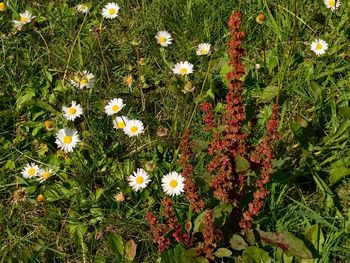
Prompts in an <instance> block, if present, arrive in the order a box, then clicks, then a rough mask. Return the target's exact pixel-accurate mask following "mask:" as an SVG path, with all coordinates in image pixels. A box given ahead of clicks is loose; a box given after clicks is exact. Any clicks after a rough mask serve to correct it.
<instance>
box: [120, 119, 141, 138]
mask: <svg viewBox="0 0 350 263" xmlns="http://www.w3.org/2000/svg"><path fill="white" fill-rule="evenodd" d="M123 131H124V133H125V134H126V135H128V136H129V137H132V136H137V135H139V134H140V133H143V131H144V127H143V123H142V122H141V121H139V120H128V121H127V122H126V123H125V127H124V128H123Z"/></svg>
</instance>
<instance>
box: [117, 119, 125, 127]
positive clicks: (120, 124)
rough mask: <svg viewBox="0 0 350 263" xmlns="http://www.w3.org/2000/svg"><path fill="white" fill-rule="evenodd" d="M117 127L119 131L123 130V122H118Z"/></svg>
mask: <svg viewBox="0 0 350 263" xmlns="http://www.w3.org/2000/svg"><path fill="white" fill-rule="evenodd" d="M117 126H118V128H119V129H123V128H124V127H125V123H124V122H123V121H120V122H118V123H117Z"/></svg>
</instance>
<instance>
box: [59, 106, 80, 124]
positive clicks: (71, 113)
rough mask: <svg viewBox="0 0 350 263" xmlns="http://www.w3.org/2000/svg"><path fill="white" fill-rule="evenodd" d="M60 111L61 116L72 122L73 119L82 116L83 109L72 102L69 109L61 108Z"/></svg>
mask: <svg viewBox="0 0 350 263" xmlns="http://www.w3.org/2000/svg"><path fill="white" fill-rule="evenodd" d="M62 111H63V116H64V117H65V118H66V119H67V120H69V121H74V119H75V118H77V117H79V116H80V115H82V114H83V109H82V108H81V106H80V104H77V103H76V102H75V101H72V105H71V106H70V107H67V106H63V107H62Z"/></svg>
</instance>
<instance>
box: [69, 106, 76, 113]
mask: <svg viewBox="0 0 350 263" xmlns="http://www.w3.org/2000/svg"><path fill="white" fill-rule="evenodd" d="M76 112H77V110H76V109H75V108H73V107H71V108H69V110H68V113H69V115H74V114H75V113H76Z"/></svg>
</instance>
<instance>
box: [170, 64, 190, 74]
mask: <svg viewBox="0 0 350 263" xmlns="http://www.w3.org/2000/svg"><path fill="white" fill-rule="evenodd" d="M173 72H174V74H178V75H183V76H184V75H188V74H191V73H193V65H192V64H191V63H189V62H188V61H185V62H183V61H181V62H180V63H176V64H175V66H174V68H173Z"/></svg>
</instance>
